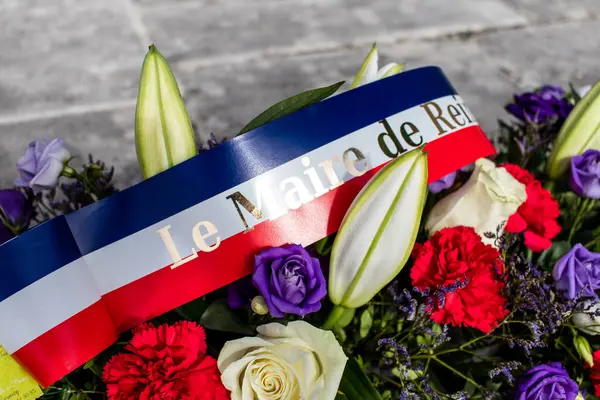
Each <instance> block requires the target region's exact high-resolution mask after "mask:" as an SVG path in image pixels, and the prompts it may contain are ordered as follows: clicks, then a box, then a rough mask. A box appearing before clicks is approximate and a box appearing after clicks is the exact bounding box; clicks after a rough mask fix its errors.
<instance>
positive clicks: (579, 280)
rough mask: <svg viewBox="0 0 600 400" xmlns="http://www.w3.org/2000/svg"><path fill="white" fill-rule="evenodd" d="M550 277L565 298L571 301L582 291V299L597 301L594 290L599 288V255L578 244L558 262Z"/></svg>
mask: <svg viewBox="0 0 600 400" xmlns="http://www.w3.org/2000/svg"><path fill="white" fill-rule="evenodd" d="M552 276H553V277H554V280H555V281H556V287H557V288H558V289H559V290H563V291H564V295H565V297H567V298H569V299H572V298H574V297H576V296H577V295H578V294H579V293H580V292H582V291H583V295H582V297H593V298H595V299H597V298H598V296H597V295H596V293H595V290H596V289H599V288H600V253H593V252H591V251H589V250H588V249H586V248H585V247H583V246H582V245H581V244H579V243H578V244H576V245H575V246H573V248H572V249H571V250H569V252H568V253H567V254H565V255H564V256H562V257H561V258H560V259H559V260H558V262H557V263H556V265H555V266H554V270H553V271H552Z"/></svg>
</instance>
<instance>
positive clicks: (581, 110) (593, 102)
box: [547, 82, 600, 179]
mask: <svg viewBox="0 0 600 400" xmlns="http://www.w3.org/2000/svg"><path fill="white" fill-rule="evenodd" d="M590 149H593V150H600V82H598V83H596V84H595V85H594V86H593V87H592V88H591V89H590V90H589V91H588V92H587V93H586V94H585V96H584V97H583V99H581V100H580V101H579V103H577V105H576V106H575V108H574V109H573V111H571V114H569V117H568V118H567V120H566V121H565V123H564V124H563V126H562V128H561V129H560V132H559V134H558V138H557V139H556V141H555V142H554V147H553V149H552V153H551V154H550V158H549V160H548V168H547V169H548V170H547V172H548V175H549V176H550V178H552V179H557V178H559V177H561V176H563V175H564V174H565V173H566V172H567V171H568V170H569V162H570V160H571V157H573V156H576V155H579V154H583V153H584V152H585V151H586V150H590Z"/></svg>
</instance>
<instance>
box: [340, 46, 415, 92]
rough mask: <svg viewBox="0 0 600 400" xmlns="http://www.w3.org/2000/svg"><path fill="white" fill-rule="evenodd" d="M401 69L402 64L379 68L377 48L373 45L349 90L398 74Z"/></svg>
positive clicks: (402, 67)
mask: <svg viewBox="0 0 600 400" xmlns="http://www.w3.org/2000/svg"><path fill="white" fill-rule="evenodd" d="M403 69H404V64H397V63H390V64H387V65H385V66H383V67H381V68H379V54H378V53H377V46H376V45H375V44H374V45H373V47H372V48H371V51H370V52H369V54H368V55H367V58H366V59H365V61H364V62H363V65H362V66H361V67H360V70H359V71H358V74H357V75H356V78H354V82H352V85H351V86H350V89H354V88H356V87H359V86H362V85H366V84H368V83H371V82H374V81H376V80H379V79H382V78H387V77H388V76H392V75H396V74H399V73H400V72H402V70H403Z"/></svg>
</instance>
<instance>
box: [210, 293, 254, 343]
mask: <svg viewBox="0 0 600 400" xmlns="http://www.w3.org/2000/svg"><path fill="white" fill-rule="evenodd" d="M200 324H201V325H202V326H204V327H205V328H206V329H211V330H213V331H221V332H230V333H239V334H241V335H254V330H253V329H251V328H250V327H248V326H246V325H244V324H243V323H242V321H240V319H239V318H238V317H237V316H236V315H235V314H234V313H233V311H231V310H230V309H229V307H228V306H227V304H226V301H225V300H217V301H215V302H214V303H212V304H211V305H210V306H208V308H207V309H206V311H204V314H202V318H200Z"/></svg>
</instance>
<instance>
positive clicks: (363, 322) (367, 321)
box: [360, 306, 373, 339]
mask: <svg viewBox="0 0 600 400" xmlns="http://www.w3.org/2000/svg"><path fill="white" fill-rule="evenodd" d="M371 327H373V306H369V307H367V308H366V309H365V310H364V311H363V312H362V314H361V316H360V337H361V339H364V338H366V337H367V335H368V334H369V331H371Z"/></svg>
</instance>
